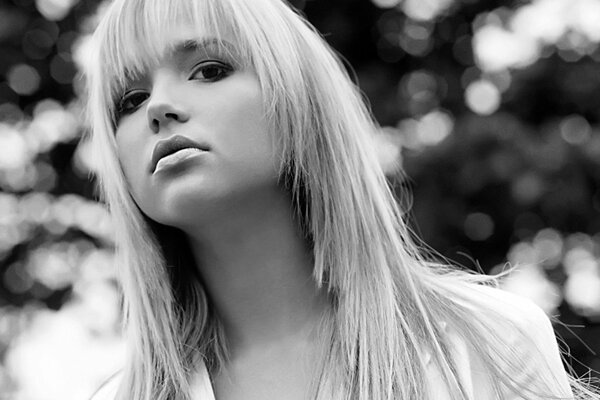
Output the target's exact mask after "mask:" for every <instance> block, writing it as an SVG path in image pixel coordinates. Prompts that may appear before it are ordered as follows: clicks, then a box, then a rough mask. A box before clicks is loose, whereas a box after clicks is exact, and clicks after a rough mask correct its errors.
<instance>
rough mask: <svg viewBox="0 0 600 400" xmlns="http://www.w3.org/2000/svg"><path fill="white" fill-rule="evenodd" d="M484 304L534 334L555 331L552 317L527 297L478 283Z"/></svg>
mask: <svg viewBox="0 0 600 400" xmlns="http://www.w3.org/2000/svg"><path fill="white" fill-rule="evenodd" d="M474 290H475V291H476V292H477V294H478V295H479V299H480V301H481V303H482V304H483V305H484V306H487V307H488V308H489V309H491V310H493V311H495V313H494V314H497V315H500V316H501V317H503V318H501V319H503V320H504V321H500V320H499V321H498V322H499V323H501V322H508V323H509V324H510V325H512V326H514V327H515V328H524V329H527V331H528V332H529V333H530V334H532V335H536V334H537V333H541V334H546V335H547V334H548V333H552V336H553V335H554V333H553V332H554V331H553V328H552V323H551V322H550V318H549V317H548V316H547V315H546V313H545V312H544V310H542V309H541V308H540V307H539V306H538V305H537V304H535V303H534V302H533V301H531V300H529V299H528V298H526V297H522V296H519V295H516V294H513V293H510V292H507V291H506V290H502V289H498V288H494V287H490V286H483V285H478V286H477V287H476V288H475V289H474Z"/></svg>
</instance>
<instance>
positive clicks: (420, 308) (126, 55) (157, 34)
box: [85, 0, 595, 400]
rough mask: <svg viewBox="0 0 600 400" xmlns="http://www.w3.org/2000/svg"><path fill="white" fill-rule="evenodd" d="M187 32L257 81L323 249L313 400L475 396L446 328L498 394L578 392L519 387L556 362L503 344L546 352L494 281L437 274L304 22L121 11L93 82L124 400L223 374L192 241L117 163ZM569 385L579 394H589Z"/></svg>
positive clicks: (181, 3) (248, 12) (250, 3)
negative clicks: (324, 310)
mask: <svg viewBox="0 0 600 400" xmlns="http://www.w3.org/2000/svg"><path fill="white" fill-rule="evenodd" d="M182 26H190V27H193V28H196V29H197V31H198V32H197V33H198V36H199V37H200V36H202V35H209V36H211V37H214V38H217V39H218V40H217V42H224V41H225V39H226V40H227V41H231V42H232V43H233V45H234V46H235V49H236V57H238V58H239V60H238V61H239V62H240V63H241V65H244V66H245V67H248V68H252V69H253V70H254V71H255V72H256V74H257V76H258V79H259V81H260V85H261V90H262V93H263V99H264V110H265V113H266V118H267V121H268V126H269V127H270V132H271V134H272V135H273V139H274V140H276V141H278V142H279V144H280V145H281V146H280V148H282V149H283V155H282V161H281V165H280V175H281V177H282V182H284V183H285V184H286V186H287V188H288V190H289V191H290V193H291V194H292V198H293V199H294V207H295V210H296V212H297V215H298V219H299V221H300V222H299V223H300V225H301V227H302V229H304V231H305V234H306V237H307V238H308V239H309V241H310V243H311V244H312V247H313V253H314V271H313V277H314V281H315V285H317V286H318V287H323V288H325V289H326V290H327V291H328V293H329V294H330V297H331V299H332V300H331V305H330V310H329V314H328V315H327V317H326V318H325V319H324V321H323V324H322V326H321V328H320V329H321V335H320V338H321V342H322V343H321V344H320V345H321V346H322V347H323V352H322V353H320V354H323V357H322V359H321V360H320V366H319V368H317V369H316V371H315V374H314V377H313V384H312V390H311V392H312V398H313V399H344V400H345V399H357V400H391V399H404V400H408V399H425V398H427V388H426V378H425V377H426V376H427V368H428V363H429V362H432V363H434V364H435V365H436V367H437V368H438V369H439V371H440V372H441V377H442V380H443V382H444V383H445V385H446V386H447V387H448V391H449V393H450V395H451V398H452V399H457V400H459V399H468V398H469V395H468V390H467V387H466V383H465V381H464V379H463V378H461V377H460V375H459V372H458V366H457V363H456V360H455V359H454V357H453V356H452V346H451V343H450V342H449V341H448V339H447V335H446V328H447V327H446V325H451V326H452V328H453V330H454V331H456V332H457V334H458V335H459V336H460V337H461V339H462V340H464V341H466V342H467V343H469V344H470V345H471V346H472V348H473V349H474V351H475V352H476V353H477V354H478V355H479V356H480V357H481V359H482V362H483V364H484V366H485V368H486V370H487V371H488V373H489V374H490V376H492V377H493V379H491V382H492V384H493V385H494V391H495V392H496V394H497V395H498V397H501V393H506V392H507V391H509V392H510V391H512V392H515V393H517V392H518V393H520V394H521V396H522V397H523V398H539V397H535V396H539V395H540V394H541V395H544V394H548V396H549V397H548V398H552V396H550V394H554V395H556V394H557V393H562V395H564V396H568V394H565V393H564V391H563V392H561V388H559V387H558V386H557V383H556V382H557V381H558V379H557V377H554V376H551V373H550V372H544V371H550V369H549V368H543V367H540V371H542V372H540V374H541V377H540V379H539V380H538V382H537V384H533V385H528V384H527V383H524V382H519V381H515V380H514V379H513V378H511V376H510V371H515V370H524V369H525V364H524V363H525V362H526V361H527V362H528V363H531V362H538V363H539V364H540V365H543V364H544V363H545V360H544V358H543V356H542V353H541V352H539V351H538V352H533V353H532V354H531V355H528V360H524V357H523V355H522V354H519V353H518V352H517V351H516V349H515V348H513V347H512V346H508V345H507V341H506V338H504V337H502V336H501V335H500V333H499V332H502V331H503V330H502V329H499V328H498V327H499V326H503V325H504V326H505V327H506V329H510V331H511V332H516V333H515V334H516V340H517V341H518V342H520V343H525V344H528V345H529V347H527V348H536V343H534V342H533V340H532V338H531V336H530V335H529V334H528V332H526V330H527V329H526V328H524V327H523V324H522V323H521V324H519V323H516V322H514V321H513V320H514V318H510V317H509V313H510V312H511V309H509V307H508V306H507V305H499V304H498V302H497V301H495V300H494V296H493V295H490V289H487V288H485V287H484V285H481V284H482V283H483V284H485V283H489V284H493V283H494V280H493V279H492V278H489V277H484V276H480V275H475V274H472V273H468V272H464V271H459V270H457V269H455V268H451V267H448V266H446V265H444V264H442V263H437V262H434V261H433V260H432V259H431V258H430V257H428V256H425V255H424V254H425V252H424V251H422V250H420V248H419V246H417V245H416V244H415V243H417V241H416V239H415V238H414V237H413V235H412V234H411V231H410V230H409V229H408V227H407V225H406V224H405V222H404V217H405V216H404V213H403V211H402V210H401V209H400V208H399V206H398V204H397V201H396V199H395V197H394V194H393V192H392V190H391V188H390V187H389V185H388V183H387V181H386V179H385V177H384V174H383V172H382V170H381V168H380V166H379V164H378V162H377V157H376V154H375V150H374V146H373V134H374V133H375V132H376V130H377V129H378V127H377V124H376V123H375V122H374V120H373V118H372V116H371V114H370V112H369V110H368V109H367V107H366V105H365V104H364V101H363V100H362V97H361V94H360V92H359V91H358V89H357V87H356V86H355V85H354V84H353V83H352V82H351V79H350V78H349V76H348V74H347V72H346V70H345V68H344V67H343V65H342V63H341V62H340V60H339V57H338V56H337V55H336V54H335V53H334V52H333V50H331V48H330V47H329V46H328V45H327V43H326V42H325V41H324V40H323V38H322V37H321V36H320V35H319V34H318V33H317V32H316V30H315V29H314V28H313V27H312V26H311V25H310V24H309V23H308V22H307V21H306V20H305V19H303V18H302V17H301V16H300V15H299V14H298V13H296V12H295V11H294V10H293V9H292V8H291V7H290V6H288V5H287V4H285V3H284V2H283V1H281V0H115V1H114V2H113V3H112V4H111V5H110V6H109V7H108V9H107V10H106V12H105V15H104V17H103V18H102V19H101V21H100V24H99V26H98V28H97V29H96V32H95V34H94V37H93V39H92V49H93V52H92V59H91V61H90V63H89V67H88V70H87V71H85V73H86V76H87V90H88V103H87V106H88V111H89V112H88V115H89V121H88V122H89V124H90V126H91V132H92V135H91V140H92V145H93V147H94V149H95V150H96V151H97V152H98V154H99V156H100V157H101V159H102V170H101V171H100V172H99V176H98V181H99V187H100V189H101V194H102V197H103V199H104V200H105V201H106V203H107V204H108V206H109V208H110V211H111V213H112V215H113V216H114V220H115V225H116V232H117V237H116V241H117V244H118V249H117V250H118V256H119V258H118V260H120V263H121V266H120V271H121V275H122V276H121V279H122V286H123V292H124V300H125V301H124V314H125V323H126V327H127V339H128V341H129V346H128V349H129V353H128V357H127V365H126V366H125V368H124V373H123V377H122V380H121V386H120V391H119V399H122V400H125V399H143V400H150V399H152V400H154V399H156V400H167V399H182V400H183V399H188V398H189V396H190V384H189V380H190V371H193V370H194V369H195V367H196V366H197V363H198V362H204V363H206V365H207V366H208V368H209V370H211V371H216V370H218V369H219V368H220V367H221V366H223V365H224V363H225V362H226V360H227V355H228V353H227V344H226V341H225V337H224V334H223V330H222V327H221V324H220V322H219V320H218V318H217V317H216V316H215V315H214V313H213V310H212V307H211V305H210V299H209V298H208V296H207V295H206V293H205V291H204V288H203V286H202V283H201V280H200V279H199V277H198V276H194V275H193V274H194V272H193V271H195V269H196V268H195V267H194V266H193V258H192V257H191V256H190V253H189V249H186V248H185V246H184V245H183V244H182V243H185V240H184V239H185V238H184V237H183V235H182V234H181V232H178V231H177V230H176V229H174V228H170V227H167V226H162V225H160V224H158V223H156V222H154V221H152V220H150V219H149V218H148V217H147V216H145V215H144V214H143V212H142V211H141V210H140V209H139V208H138V207H137V205H136V204H135V202H134V201H133V199H132V197H131V196H130V194H129V192H128V189H127V188H128V185H127V182H126V180H125V178H124V175H123V172H122V170H121V168H120V164H119V160H118V158H117V155H116V154H117V152H116V144H115V140H114V131H115V125H116V122H115V121H116V119H115V110H114V108H115V103H116V99H117V98H118V96H119V94H120V92H121V91H122V90H123V88H124V86H125V85H126V83H127V80H128V79H131V78H132V77H135V76H136V75H138V74H140V73H143V72H144V71H145V70H147V69H148V68H150V67H151V65H152V63H154V62H156V61H157V60H158V59H159V58H160V56H161V55H162V54H163V53H164V51H165V50H166V49H167V48H168V46H169V45H170V44H169V43H165V39H164V38H166V37H168V35H167V33H169V32H172V31H173V30H176V29H178V27H182ZM228 49H229V48H228V47H224V51H228ZM174 235H175V236H174ZM173 237H176V238H179V239H180V240H173ZM515 308H516V307H515ZM512 312H515V310H512ZM542 317H543V318H545V316H542ZM542 317H540V318H542ZM504 331H506V330H504ZM572 384H573V387H574V388H575V389H577V388H579V389H580V390H579V392H581V393H582V394H581V398H584V397H585V396H589V398H592V396H593V394H592V393H591V392H590V391H587V390H586V389H585V388H584V387H583V386H580V385H579V384H578V383H577V382H576V381H575V380H573V383H572ZM586 393H587V394H586ZM553 398H557V397H556V396H555V397H553ZM594 398H595V397H594Z"/></svg>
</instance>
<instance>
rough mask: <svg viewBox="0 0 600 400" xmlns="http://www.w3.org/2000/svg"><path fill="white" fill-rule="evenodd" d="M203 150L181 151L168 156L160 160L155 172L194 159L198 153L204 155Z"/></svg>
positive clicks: (188, 149) (190, 149) (189, 149)
mask: <svg viewBox="0 0 600 400" xmlns="http://www.w3.org/2000/svg"><path fill="white" fill-rule="evenodd" d="M203 152H204V151H203V150H200V149H196V148H187V149H181V150H179V151H176V152H175V153H172V154H169V155H168V156H165V157H163V158H161V159H160V160H158V163H157V164H156V169H155V170H154V172H156V171H158V170H160V169H162V168H165V167H167V166H169V165H172V164H175V163H178V162H179V161H181V160H184V159H186V158H189V157H192V156H194V155H196V154H198V153H203Z"/></svg>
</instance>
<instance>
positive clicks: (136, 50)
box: [95, 0, 253, 127]
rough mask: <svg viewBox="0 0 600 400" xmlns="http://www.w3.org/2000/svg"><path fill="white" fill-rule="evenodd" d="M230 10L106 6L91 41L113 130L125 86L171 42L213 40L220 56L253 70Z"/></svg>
mask: <svg viewBox="0 0 600 400" xmlns="http://www.w3.org/2000/svg"><path fill="white" fill-rule="evenodd" d="M228 6H229V4H228V2H227V1H221V0H219V1H215V0H196V1H190V0H115V1H114V2H113V3H112V4H111V5H110V7H109V9H108V10H107V12H106V15H105V16H104V17H103V19H102V21H101V23H100V25H99V27H98V29H97V30H96V33H95V35H96V37H95V39H96V41H97V42H96V43H97V49H98V60H101V62H102V66H101V68H100V69H99V70H100V74H101V75H102V76H100V77H99V78H100V80H101V81H102V82H103V87H104V93H103V97H104V99H106V102H105V103H107V104H106V107H107V109H106V111H107V115H110V116H111V119H112V125H113V127H114V126H115V119H114V108H115V103H116V102H117V101H118V99H119V98H120V96H121V95H122V92H123V91H124V90H125V89H126V88H127V86H128V83H129V82H131V81H132V80H135V79H137V78H139V77H140V76H141V75H143V74H144V73H145V72H146V71H148V70H150V69H152V67H153V66H154V65H156V63H158V62H159V60H160V59H161V58H162V57H163V56H164V55H165V54H167V53H168V52H169V51H170V50H171V49H172V47H173V46H174V45H176V44H177V43H174V42H173V38H177V39H180V40H181V41H197V42H200V41H202V40H203V39H207V38H208V39H211V40H212V39H214V41H212V43H213V44H215V45H216V46H217V51H218V52H222V54H224V55H226V56H227V57H228V58H229V59H231V60H233V61H235V62H236V63H237V64H239V65H240V66H242V67H250V66H252V64H253V62H252V56H251V51H249V48H248V47H249V46H248V44H247V43H246V41H245V40H244V38H243V35H240V33H239V32H240V29H239V26H238V24H237V23H236V21H235V20H234V19H233V18H232V15H233V14H232V13H231V12H230V10H228ZM186 28H189V30H187V29H186ZM182 29H183V31H182ZM183 35H186V36H183Z"/></svg>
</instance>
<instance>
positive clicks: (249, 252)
mask: <svg viewBox="0 0 600 400" xmlns="http://www.w3.org/2000/svg"><path fill="white" fill-rule="evenodd" d="M227 208H228V212H227V215H219V217H218V223H217V222H214V223H206V224H203V226H202V227H198V228H197V229H188V230H186V233H187V235H188V238H189V242H190V245H191V249H192V252H193V254H194V256H195V259H196V262H197V265H198V268H199V269H200V271H199V272H200V275H201V277H202V280H203V283H204V285H205V288H206V290H207V292H208V294H209V296H210V298H211V301H212V304H213V306H214V307H215V308H216V311H217V313H218V315H219V317H220V319H221V321H222V322H223V324H224V327H225V332H226V335H227V340H228V344H229V346H230V349H231V352H232V355H235V353H236V352H240V351H243V350H250V349H254V348H260V347H264V346H273V345H276V344H278V343H281V344H285V343H286V342H288V341H289V340H297V339H300V340H310V339H309V337H310V335H311V333H312V332H313V330H314V329H315V328H316V326H317V324H318V323H319V321H320V319H321V316H322V315H323V312H324V311H325V310H326V309H327V305H328V303H329V302H328V300H327V296H326V293H325V292H326V291H325V290H319V289H317V287H316V284H315V282H314V280H313V278H312V271H313V256H312V250H311V249H310V247H309V246H308V245H307V243H306V240H305V238H304V237H302V234H301V232H300V229H299V225H298V223H297V221H296V220H295V218H294V215H293V211H292V207H291V201H290V199H289V195H288V194H286V193H282V191H281V190H280V189H277V190H273V192H271V193H269V192H268V191H263V192H262V193H261V194H260V195H257V196H253V198H252V199H244V201H243V202H240V204H237V205H235V206H234V207H227Z"/></svg>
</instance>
